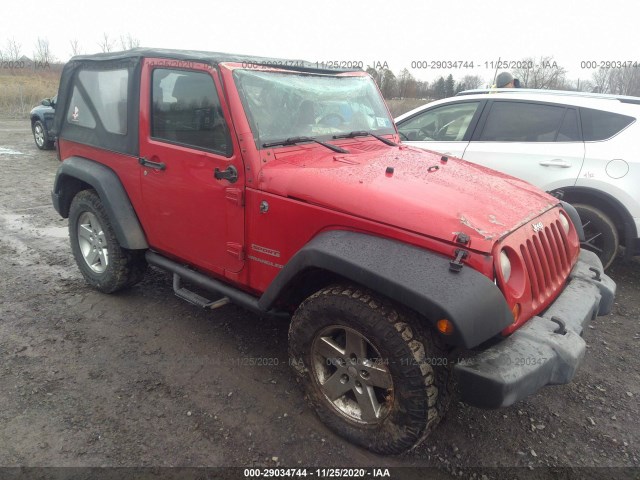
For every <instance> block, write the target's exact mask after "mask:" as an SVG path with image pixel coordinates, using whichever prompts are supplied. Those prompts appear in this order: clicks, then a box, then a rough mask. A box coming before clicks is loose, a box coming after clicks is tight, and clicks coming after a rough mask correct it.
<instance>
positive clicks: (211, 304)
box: [173, 273, 231, 310]
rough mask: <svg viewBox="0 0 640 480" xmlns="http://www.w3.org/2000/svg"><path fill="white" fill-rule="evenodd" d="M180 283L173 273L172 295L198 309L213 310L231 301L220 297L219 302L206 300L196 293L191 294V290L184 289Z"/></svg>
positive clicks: (177, 276)
mask: <svg viewBox="0 0 640 480" xmlns="http://www.w3.org/2000/svg"><path fill="white" fill-rule="evenodd" d="M181 283H182V282H181V278H180V275H178V274H177V273H174V274H173V293H175V294H176V297H180V298H181V299H183V300H186V301H187V302H189V303H191V304H193V305H196V306H198V307H201V308H210V309H212V310H213V309H214V308H220V307H223V306H224V305H226V304H227V303H230V302H231V300H229V297H222V298H221V299H219V300H215V301H211V300H209V299H207V298H204V297H202V296H200V295H198V294H197V293H196V292H192V291H191V290H188V289H186V288H184V287H183V286H182V285H181Z"/></svg>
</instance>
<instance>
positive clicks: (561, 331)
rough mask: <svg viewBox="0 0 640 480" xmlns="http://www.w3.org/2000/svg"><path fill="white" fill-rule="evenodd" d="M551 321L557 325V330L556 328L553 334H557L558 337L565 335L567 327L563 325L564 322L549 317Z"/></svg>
mask: <svg viewBox="0 0 640 480" xmlns="http://www.w3.org/2000/svg"><path fill="white" fill-rule="evenodd" d="M551 321H552V322H553V323H557V324H558V328H556V329H555V330H554V331H553V333H559V334H560V335H565V334H566V333H567V326H566V325H565V323H564V320H562V319H560V318H558V317H551Z"/></svg>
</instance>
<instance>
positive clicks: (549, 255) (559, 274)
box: [520, 220, 571, 309]
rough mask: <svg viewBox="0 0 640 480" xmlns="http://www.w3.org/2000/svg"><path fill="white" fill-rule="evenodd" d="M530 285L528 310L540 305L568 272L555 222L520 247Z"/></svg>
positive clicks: (568, 261) (564, 239) (568, 260)
mask: <svg viewBox="0 0 640 480" xmlns="http://www.w3.org/2000/svg"><path fill="white" fill-rule="evenodd" d="M520 253H521V254H522V258H523V259H524V263H525V268H526V270H527V275H528V277H529V284H530V285H531V299H532V303H533V305H532V307H533V308H534V309H535V308H536V307H537V306H539V305H541V304H543V303H544V302H545V301H546V300H547V299H548V298H549V297H551V296H553V295H554V293H556V292H557V291H558V288H560V286H561V285H562V284H563V283H564V282H565V280H566V279H567V276H568V275H569V272H570V270H571V255H570V253H569V244H568V239H567V236H566V234H565V233H564V230H563V229H562V225H561V224H560V221H559V220H555V221H554V222H552V223H551V224H550V225H548V226H547V227H544V228H543V229H542V230H540V231H539V232H534V233H533V235H532V236H531V237H530V238H528V239H527V240H526V241H525V242H524V243H522V244H521V245H520Z"/></svg>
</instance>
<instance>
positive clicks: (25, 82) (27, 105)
mask: <svg viewBox="0 0 640 480" xmlns="http://www.w3.org/2000/svg"><path fill="white" fill-rule="evenodd" d="M59 82H60V71H58V70H50V69H46V70H44V69H40V70H35V71H34V70H31V69H13V70H0V114H2V115H3V116H5V117H7V116H8V117H14V118H27V117H28V116H29V111H30V110H31V109H32V108H33V107H35V106H36V105H38V104H39V103H40V102H41V101H42V99H43V98H50V97H53V96H54V95H55V94H56V92H57V91H58V83H59Z"/></svg>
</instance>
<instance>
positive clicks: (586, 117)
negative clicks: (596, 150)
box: [580, 108, 635, 141]
mask: <svg viewBox="0 0 640 480" xmlns="http://www.w3.org/2000/svg"><path fill="white" fill-rule="evenodd" d="M634 120H635V118H633V117H629V116H627V115H620V114H619V113H611V112H604V111H602V110H594V109H592V108H581V109H580V121H581V122H582V134H583V135H584V139H585V141H596V140H606V139H607V138H611V137H613V136H614V135H615V134H616V133H618V132H620V130H622V129H623V128H625V127H626V126H628V125H630V124H631V123H633V121H634Z"/></svg>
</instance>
